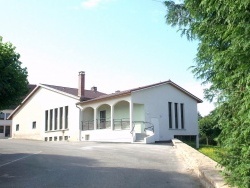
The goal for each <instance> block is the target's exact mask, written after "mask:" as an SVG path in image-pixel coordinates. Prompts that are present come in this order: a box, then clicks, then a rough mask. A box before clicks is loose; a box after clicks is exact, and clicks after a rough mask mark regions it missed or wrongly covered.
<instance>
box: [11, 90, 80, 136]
mask: <svg viewBox="0 0 250 188" xmlns="http://www.w3.org/2000/svg"><path fill="white" fill-rule="evenodd" d="M76 102H77V100H76V99H74V98H70V97H68V96H65V95H62V94H59V93H56V92H54V91H51V90H48V89H46V88H42V87H40V88H39V89H38V90H37V91H36V92H35V94H34V95H33V96H32V97H31V98H30V99H29V100H28V101H26V103H25V104H24V105H23V106H22V108H21V109H19V110H18V112H16V114H15V115H14V117H13V123H12V125H13V126H12V133H13V134H12V136H13V138H23V139H36V140H44V138H45V137H48V136H49V137H54V136H59V135H62V134H63V133H62V131H49V132H46V133H45V110H50V109H55V108H60V107H65V106H68V126H69V131H65V132H64V135H65V136H69V137H70V138H69V139H70V140H78V139H79V109H78V108H76V105H75V103H76ZM33 121H36V129H32V122H33ZM53 123H54V122H53ZM17 124H19V131H16V125H17ZM58 126H59V125H58Z"/></svg>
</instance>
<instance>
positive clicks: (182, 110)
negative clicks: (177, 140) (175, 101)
mask: <svg viewBox="0 0 250 188" xmlns="http://www.w3.org/2000/svg"><path fill="white" fill-rule="evenodd" d="M181 128H182V129H184V104H183V103H181Z"/></svg>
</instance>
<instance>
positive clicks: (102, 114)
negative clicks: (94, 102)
mask: <svg viewBox="0 0 250 188" xmlns="http://www.w3.org/2000/svg"><path fill="white" fill-rule="evenodd" d="M96 128H97V129H110V128H111V107H110V106H109V105H108V104H103V105H101V106H99V107H98V109H97V120H96Z"/></svg>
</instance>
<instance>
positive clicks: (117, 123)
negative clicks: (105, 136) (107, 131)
mask: <svg viewBox="0 0 250 188" xmlns="http://www.w3.org/2000/svg"><path fill="white" fill-rule="evenodd" d="M113 125H114V130H126V129H130V121H129V118H123V119H114V120H113Z"/></svg>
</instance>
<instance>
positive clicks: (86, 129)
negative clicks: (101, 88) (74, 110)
mask: <svg viewBox="0 0 250 188" xmlns="http://www.w3.org/2000/svg"><path fill="white" fill-rule="evenodd" d="M149 127H151V128H152V125H150V124H149V123H147V122H145V110H144V104H136V103H132V102H131V101H127V100H120V101H115V102H114V101H109V102H106V103H104V104H99V105H98V104H91V105H88V106H87V105H86V106H82V110H81V124H80V129H81V131H80V132H81V133H80V134H81V140H84V141H85V140H90V141H111V142H135V141H136V139H137V138H136V137H138V138H139V137H140V138H142V137H141V135H145V136H144V137H147V136H152V135H153V134H152V133H151V134H146V133H148V129H150V128H149ZM152 130H153V129H151V130H150V131H151V132H152ZM139 134H141V135H139ZM143 141H144V139H143Z"/></svg>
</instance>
